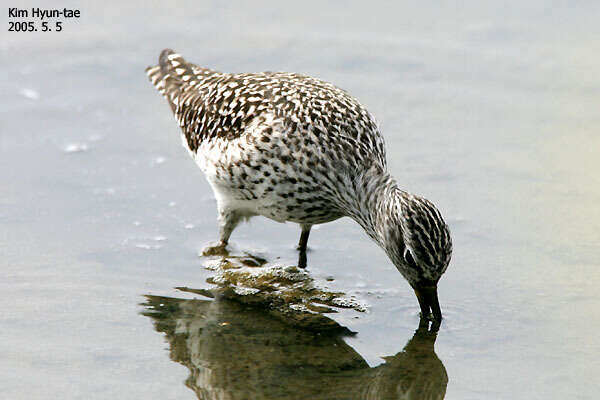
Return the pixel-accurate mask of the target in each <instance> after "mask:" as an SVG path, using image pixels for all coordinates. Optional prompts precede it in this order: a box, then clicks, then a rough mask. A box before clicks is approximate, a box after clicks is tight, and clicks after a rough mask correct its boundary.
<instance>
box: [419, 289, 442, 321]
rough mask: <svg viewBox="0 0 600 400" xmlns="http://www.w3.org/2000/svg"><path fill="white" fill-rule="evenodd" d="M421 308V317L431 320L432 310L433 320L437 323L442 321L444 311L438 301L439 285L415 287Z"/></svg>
mask: <svg viewBox="0 0 600 400" xmlns="http://www.w3.org/2000/svg"><path fill="white" fill-rule="evenodd" d="M413 289H414V291H415V294H416V295H417V299H418V300H419V306H421V316H422V317H423V318H429V316H430V310H431V314H433V319H434V320H435V321H437V322H441V321H442V310H441V309H440V302H439V301H438V294H437V285H419V284H417V285H415V286H413Z"/></svg>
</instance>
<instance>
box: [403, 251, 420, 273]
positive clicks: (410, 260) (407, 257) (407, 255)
mask: <svg viewBox="0 0 600 400" xmlns="http://www.w3.org/2000/svg"><path fill="white" fill-rule="evenodd" d="M404 259H405V260H406V263H407V264H408V265H410V266H411V267H413V268H417V263H416V262H415V259H414V258H413V256H412V254H411V252H410V250H408V249H406V251H405V252H404Z"/></svg>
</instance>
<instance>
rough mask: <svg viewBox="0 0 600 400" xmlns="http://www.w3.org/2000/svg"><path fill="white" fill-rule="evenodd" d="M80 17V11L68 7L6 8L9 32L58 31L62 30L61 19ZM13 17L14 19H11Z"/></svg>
mask: <svg viewBox="0 0 600 400" xmlns="http://www.w3.org/2000/svg"><path fill="white" fill-rule="evenodd" d="M80 17H81V11H79V10H78V9H69V8H62V9H59V8H40V7H32V8H29V9H27V8H18V7H10V8H9V9H8V18H9V21H8V31H9V32H37V31H40V32H60V31H62V30H63V26H62V24H63V22H64V21H60V20H61V19H65V20H72V19H78V18H80ZM10 19H14V20H15V21H11V20H10Z"/></svg>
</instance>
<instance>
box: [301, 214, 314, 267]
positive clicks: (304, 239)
mask: <svg viewBox="0 0 600 400" xmlns="http://www.w3.org/2000/svg"><path fill="white" fill-rule="evenodd" d="M300 226H301V227H302V233H301V234H300V241H299V242H298V250H299V252H300V253H299V255H298V267H299V268H306V246H307V244H308V236H309V235H310V228H311V227H312V225H304V224H303V225H300Z"/></svg>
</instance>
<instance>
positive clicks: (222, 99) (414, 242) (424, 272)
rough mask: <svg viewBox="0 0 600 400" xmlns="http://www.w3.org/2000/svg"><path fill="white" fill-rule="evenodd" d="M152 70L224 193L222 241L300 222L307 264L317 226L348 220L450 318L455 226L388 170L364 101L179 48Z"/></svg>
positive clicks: (187, 140)
mask: <svg viewBox="0 0 600 400" xmlns="http://www.w3.org/2000/svg"><path fill="white" fill-rule="evenodd" d="M146 73H147V75H148V77H149V78H150V80H151V82H152V84H153V85H154V86H155V87H156V89H158V91H159V92H160V93H161V94H162V95H163V96H164V97H165V98H166V99H167V101H168V103H169V106H170V107H171V110H172V111H173V113H174V114H175V117H176V118H177V121H178V122H179V126H180V128H181V130H182V141H183V144H184V146H185V147H186V148H187V149H188V151H189V152H190V154H191V156H192V157H193V158H194V159H195V161H196V163H197V164H198V166H199V167H200V168H201V169H202V171H203V172H204V174H205V175H206V178H207V180H208V182H209V183H210V185H211V187H212V189H213V191H214V194H215V197H216V199H217V206H218V214H219V216H218V219H219V224H220V238H219V239H220V242H219V246H218V247H220V248H222V249H224V248H225V246H226V245H227V242H228V241H229V237H230V235H231V233H232V231H233V230H234V229H235V227H236V226H237V225H238V223H239V222H240V221H241V220H243V219H247V218H249V217H252V216H255V215H263V216H265V217H267V218H271V219H273V220H275V221H279V222H286V221H291V222H296V223H298V224H299V225H300V227H301V230H302V231H301V234H300V242H299V245H298V249H299V250H300V261H299V266H301V267H304V266H305V264H306V245H307V242H308V236H309V233H310V229H311V227H312V225H314V224H322V223H325V222H330V221H333V220H336V219H338V218H341V217H345V216H347V217H350V218H352V219H354V220H355V221H356V222H358V223H359V224H360V225H361V226H362V227H363V229H364V230H365V232H366V233H367V234H368V235H369V236H370V237H371V238H372V239H373V240H374V241H375V242H376V243H377V244H379V246H381V247H382V248H383V250H385V252H386V253H387V254H388V256H389V257H390V259H391V260H392V262H393V263H394V265H395V266H396V268H397V269H398V270H399V271H400V273H401V274H402V275H403V276H404V278H406V280H407V281H408V282H409V284H410V285H411V286H412V288H413V289H414V291H415V294H416V295H417V299H418V301H419V305H420V307H421V313H422V315H423V316H424V317H427V316H429V315H430V311H431V312H432V313H433V316H434V318H435V319H436V320H438V321H439V320H441V318H442V313H441V310H440V305H439V301H438V296H437V284H438V281H439V279H440V277H441V276H442V274H443V273H444V271H445V270H446V268H447V267H448V264H449V262H450V257H451V253H452V241H451V238H450V231H449V229H448V226H447V225H446V223H445V222H444V220H443V218H442V216H441V214H440V212H439V211H438V210H437V208H436V207H435V206H434V205H433V204H432V203H431V202H430V201H428V200H426V199H424V198H422V197H419V196H416V195H414V194H411V193H408V192H406V191H404V190H401V189H400V188H399V187H398V185H397V183H396V181H395V180H394V179H393V178H392V176H391V175H390V174H389V173H388V171H387V165H386V157H385V146H384V141H383V137H382V135H381V133H380V132H379V129H378V126H377V123H376V121H375V119H374V117H373V116H372V115H371V114H370V113H369V111H367V109H366V108H365V107H363V106H362V105H361V104H360V103H359V102H358V100H357V99H355V98H354V97H352V96H350V95H349V94H348V93H346V92H345V91H344V90H342V89H339V88H337V87H336V86H334V85H332V84H330V83H327V82H324V81H321V80H319V79H316V78H312V77H309V76H304V75H299V74H294V73H283V72H263V73H243V74H230V73H221V72H217V71H213V70H211V69H207V68H204V67H199V66H197V65H194V64H191V63H188V62H186V61H185V60H184V59H183V58H182V57H181V55H179V54H177V53H175V52H174V51H172V50H169V49H166V50H163V51H162V53H161V54H160V57H159V65H157V66H154V67H148V68H147V69H146Z"/></svg>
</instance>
